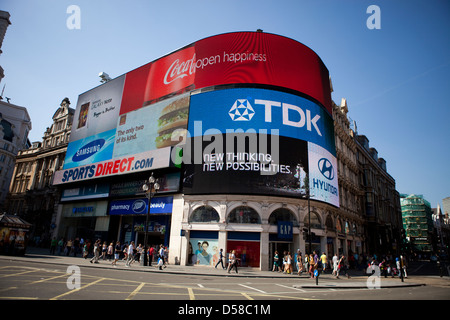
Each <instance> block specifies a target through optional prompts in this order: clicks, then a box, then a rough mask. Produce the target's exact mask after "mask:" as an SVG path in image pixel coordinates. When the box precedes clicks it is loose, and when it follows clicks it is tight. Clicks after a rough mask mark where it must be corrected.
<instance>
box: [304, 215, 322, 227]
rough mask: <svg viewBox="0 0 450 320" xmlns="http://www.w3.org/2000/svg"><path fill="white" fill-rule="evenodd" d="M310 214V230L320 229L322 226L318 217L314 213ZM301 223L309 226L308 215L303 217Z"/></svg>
mask: <svg viewBox="0 0 450 320" xmlns="http://www.w3.org/2000/svg"><path fill="white" fill-rule="evenodd" d="M310 214H311V228H316V229H320V228H322V224H321V223H320V218H319V215H318V214H317V213H315V212H310ZM303 223H304V224H305V226H308V225H309V218H308V215H306V216H305V219H304V220H303Z"/></svg>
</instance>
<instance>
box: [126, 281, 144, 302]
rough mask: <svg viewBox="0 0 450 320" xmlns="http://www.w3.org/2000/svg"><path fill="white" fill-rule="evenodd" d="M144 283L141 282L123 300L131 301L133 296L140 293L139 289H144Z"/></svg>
mask: <svg viewBox="0 0 450 320" xmlns="http://www.w3.org/2000/svg"><path fill="white" fill-rule="evenodd" d="M144 285H145V282H142V283H141V284H140V285H139V286H138V287H137V288H136V289H135V290H134V291H133V292H132V293H130V295H129V296H128V297H127V298H126V299H125V300H131V299H133V298H134V296H135V295H136V294H137V293H138V292H139V291H141V289H142V288H143V287H144Z"/></svg>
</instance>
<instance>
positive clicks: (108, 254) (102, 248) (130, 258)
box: [83, 240, 168, 270]
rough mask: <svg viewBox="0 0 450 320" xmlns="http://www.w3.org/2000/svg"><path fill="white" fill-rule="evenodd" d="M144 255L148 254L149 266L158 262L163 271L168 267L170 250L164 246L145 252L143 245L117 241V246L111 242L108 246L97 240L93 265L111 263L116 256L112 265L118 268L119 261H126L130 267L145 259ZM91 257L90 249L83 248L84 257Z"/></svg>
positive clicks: (92, 259)
mask: <svg viewBox="0 0 450 320" xmlns="http://www.w3.org/2000/svg"><path fill="white" fill-rule="evenodd" d="M144 254H147V257H148V262H149V265H150V266H151V265H152V262H153V261H157V265H158V267H159V269H160V270H161V269H162V268H163V267H164V268H166V267H167V257H168V249H167V248H166V247H164V246H163V245H162V244H161V245H160V246H159V249H157V247H156V246H150V247H149V248H148V249H147V252H145V248H144V247H143V246H142V244H139V245H138V246H136V245H135V243H134V241H131V242H130V243H129V244H128V243H124V244H123V245H121V244H120V241H117V242H116V243H115V244H114V243H113V242H111V243H110V244H109V245H107V243H106V242H103V244H102V243H101V240H97V241H96V242H95V243H94V248H93V257H92V258H91V260H90V262H91V263H99V262H98V261H99V260H100V259H103V260H106V259H108V260H109V261H111V260H112V257H113V256H114V260H113V261H112V263H111V264H112V265H113V266H116V265H117V262H118V261H119V260H122V261H125V266H126V267H130V266H131V265H132V264H133V263H134V262H136V261H137V262H140V261H141V259H144ZM88 255H89V248H88V247H85V248H83V257H84V258H85V259H87V257H88Z"/></svg>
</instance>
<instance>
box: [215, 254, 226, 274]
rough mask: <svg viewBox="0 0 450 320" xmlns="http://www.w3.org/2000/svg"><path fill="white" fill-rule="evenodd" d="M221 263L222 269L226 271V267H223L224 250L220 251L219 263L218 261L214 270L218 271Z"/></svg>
mask: <svg viewBox="0 0 450 320" xmlns="http://www.w3.org/2000/svg"><path fill="white" fill-rule="evenodd" d="M219 263H220V264H221V265H222V269H225V266H224V265H223V249H220V250H219V261H217V263H216V266H215V267H214V268H216V269H217V266H218V265H219Z"/></svg>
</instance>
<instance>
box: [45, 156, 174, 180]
mask: <svg viewBox="0 0 450 320" xmlns="http://www.w3.org/2000/svg"><path fill="white" fill-rule="evenodd" d="M169 160H170V148H164V149H158V150H152V151H147V152H143V153H139V154H135V155H133V156H130V157H121V158H115V159H112V160H108V161H102V162H97V163H93V164H89V165H85V166H81V167H76V168H70V169H66V170H60V171H56V172H55V176H54V180H53V184H61V183H67V182H75V181H82V180H88V179H94V178H100V177H107V176H112V175H117V174H127V173H132V172H139V171H144V170H149V169H158V168H164V167H167V166H169Z"/></svg>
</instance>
